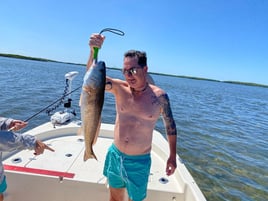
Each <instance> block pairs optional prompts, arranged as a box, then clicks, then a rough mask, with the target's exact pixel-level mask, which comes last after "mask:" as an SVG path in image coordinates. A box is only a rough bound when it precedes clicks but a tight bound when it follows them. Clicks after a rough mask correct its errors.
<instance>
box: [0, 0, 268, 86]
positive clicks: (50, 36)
mask: <svg viewBox="0 0 268 201" xmlns="http://www.w3.org/2000/svg"><path fill="white" fill-rule="evenodd" d="M106 27H111V28H117V29H121V30H122V31H124V32H125V36H124V37H120V36H117V35H113V34H111V33H104V35H105V36H106V40H105V43H104V45H103V47H102V49H101V50H100V52H99V59H100V60H104V61H105V62H106V64H107V66H109V67H118V68H120V67H122V61H123V53H124V52H125V51H127V50H129V49H139V50H143V51H146V52H147V55H148V66H149V71H150V72H157V73H166V74H174V75H185V76H194V77H202V78H210V79H216V80H224V81H227V80H228V81H229V80H232V81H242V82H253V83H259V84H266V85H268V79H267V77H268V1H267V0H183V1H182V0H170V1H169V0H161V1H160V0H133V1H126V0H102V1H91V0H77V1H68V0H65V1H63V0H56V1H55V0H53V1H52V0H39V1H36V0H24V1H21V0H8V1H0V53H11V54H21V55H25V56H32V57H40V58H47V59H52V60H57V61H64V62H73V63H86V62H87V58H88V53H89V47H88V39H89V36H90V34H91V33H96V32H99V31H100V30H101V29H103V28H106Z"/></svg>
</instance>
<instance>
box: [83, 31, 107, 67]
mask: <svg viewBox="0 0 268 201" xmlns="http://www.w3.org/2000/svg"><path fill="white" fill-rule="evenodd" d="M104 39H105V36H103V35H100V34H96V33H95V34H92V35H91V36H90V39H89V47H90V52H89V57H88V62H87V70H88V69H89V68H90V67H91V65H92V63H93V55H94V47H97V48H99V49H100V48H101V46H102V44H103V42H104Z"/></svg>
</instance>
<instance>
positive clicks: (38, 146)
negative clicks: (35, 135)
mask: <svg viewBox="0 0 268 201" xmlns="http://www.w3.org/2000/svg"><path fill="white" fill-rule="evenodd" d="M45 149H47V150H49V151H52V152H54V151H55V150H54V149H52V148H50V147H49V146H47V145H46V144H45V143H43V142H41V141H40V140H36V145H35V148H34V151H35V152H34V155H40V154H42V153H44V151H45Z"/></svg>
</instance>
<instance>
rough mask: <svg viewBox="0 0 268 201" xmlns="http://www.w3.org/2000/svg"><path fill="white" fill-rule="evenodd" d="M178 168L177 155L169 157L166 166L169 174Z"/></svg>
mask: <svg viewBox="0 0 268 201" xmlns="http://www.w3.org/2000/svg"><path fill="white" fill-rule="evenodd" d="M176 168H177V162H176V157H175V158H173V157H172V158H171V157H169V158H168V161H167V167H166V174H167V176H170V175H172V174H173V173H174V172H175V170H176Z"/></svg>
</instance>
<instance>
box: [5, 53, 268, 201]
mask: <svg viewBox="0 0 268 201" xmlns="http://www.w3.org/2000/svg"><path fill="white" fill-rule="evenodd" d="M70 71H78V72H79V74H78V75H77V77H75V78H74V80H73V81H72V89H76V88H78V87H79V86H80V85H81V84H82V79H83V75H84V73H85V66H79V65H71V64H62V63H53V62H39V61H29V60H21V59H11V58H4V57H0V87H1V93H0V116H6V117H12V118H16V119H27V118H29V117H31V116H32V115H34V114H35V113H37V112H39V111H40V110H42V109H43V108H45V107H46V106H48V105H50V104H51V103H52V102H54V101H55V100H57V99H58V98H60V97H61V95H62V94H63V91H64V87H65V77H64V75H65V74H66V73H68V72H70ZM107 74H108V76H110V77H116V78H123V77H122V75H121V72H120V71H117V70H108V71H107ZM152 76H153V78H154V79H155V81H156V84H157V85H159V86H160V87H161V88H163V89H164V90H165V91H166V92H167V93H168V94H169V97H170V101H171V106H172V110H173V115H174V118H175V121H176V124H177V129H178V133H179V135H178V148H177V151H178V154H179V155H180V157H181V159H182V160H183V161H184V163H185V165H186V167H187V168H188V170H189V171H190V172H191V174H192V176H193V177H194V179H195V180H196V182H197V183H198V185H199V187H200V189H201V190H202V192H203V193H204V195H205V196H206V198H207V200H209V201H219V200H232V201H233V200H243V201H253V200H254V201H255V200H258V201H266V200H268V190H267V187H268V157H267V156H268V88H261V87H251V86H244V85H235V84H228V83H220V82H210V81H201V80H192V79H186V78H176V77H171V76H161V75H152ZM80 92H81V91H80V89H79V90H77V91H75V92H74V93H73V94H71V98H72V99H73V101H72V105H73V107H74V108H75V109H76V112H77V116H78V118H79V116H80V113H79V107H78V102H79V96H80ZM60 109H62V106H61V107H60ZM114 120H115V110H114V97H113V96H112V95H111V94H109V93H106V99H105V104H104V108H103V122H105V123H113V122H114ZM47 121H49V117H48V116H47V114H46V113H45V112H42V113H40V114H39V115H38V116H36V117H34V118H33V119H31V120H30V121H29V125H28V127H27V129H30V128H33V127H35V126H38V125H39V124H41V123H45V122H47ZM156 129H157V130H159V131H161V132H162V133H164V126H163V123H162V120H161V119H159V121H158V122H157V126H156Z"/></svg>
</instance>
